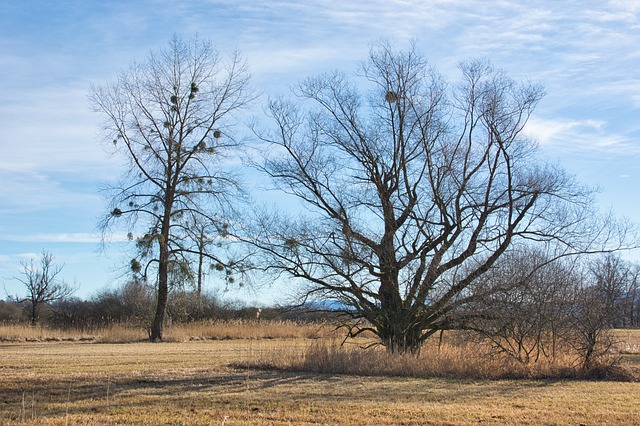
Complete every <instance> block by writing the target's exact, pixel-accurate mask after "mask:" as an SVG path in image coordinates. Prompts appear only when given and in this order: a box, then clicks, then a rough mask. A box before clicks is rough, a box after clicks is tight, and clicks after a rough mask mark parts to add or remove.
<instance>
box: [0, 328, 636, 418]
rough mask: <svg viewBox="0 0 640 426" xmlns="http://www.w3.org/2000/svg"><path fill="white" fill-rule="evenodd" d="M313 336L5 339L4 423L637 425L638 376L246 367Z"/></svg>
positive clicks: (1, 366) (0, 367)
mask: <svg viewBox="0 0 640 426" xmlns="http://www.w3.org/2000/svg"><path fill="white" fill-rule="evenodd" d="M315 344H316V343H315V342H314V341H312V340H309V339H271V340H254V339H251V340H224V341H223V340H218V341H211V340H208V341H190V342H182V343H162V344H152V343H132V344H125V345H123V344H95V343H86V342H49V343H31V342H22V343H2V344H0V354H1V357H0V395H1V397H0V424H2V425H10V424H19V425H112V424H113V425H115V424H127V425H226V426H230V425H289V424H296V425H312V424H313V425H318V424H340V425H399V424H405V425H429V424H431V425H472V424H478V423H490V424H522V425H539V424H585V425H596V424H625V425H640V415H639V414H640V413H639V411H640V409H639V408H638V403H637V401H638V400H639V399H640V384H639V383H621V382H593V381H558V380H484V379H473V380H469V379H450V378H446V379H445V378H437V377H436V378H414V377H372V376H348V375H333V374H319V373H300V372H284V371H254V370H246V369H244V370H237V369H234V368H231V367H229V365H230V364H231V363H233V362H236V361H238V360H245V361H251V360H254V359H258V358H263V357H264V356H265V354H274V353H278V352H280V353H300V351H301V350H303V349H305V348H308V347H309V346H312V345H315Z"/></svg>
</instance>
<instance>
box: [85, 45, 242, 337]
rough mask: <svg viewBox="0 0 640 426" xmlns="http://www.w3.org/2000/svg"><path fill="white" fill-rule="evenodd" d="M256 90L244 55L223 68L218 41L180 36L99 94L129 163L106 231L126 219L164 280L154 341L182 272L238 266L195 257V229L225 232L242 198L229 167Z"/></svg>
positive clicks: (146, 260) (145, 267)
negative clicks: (196, 265)
mask: <svg viewBox="0 0 640 426" xmlns="http://www.w3.org/2000/svg"><path fill="white" fill-rule="evenodd" d="M248 83H249V74H248V72H247V68H246V65H245V63H244V61H243V60H242V59H241V57H240V56H239V55H238V54H237V53H235V54H233V55H231V57H230V59H229V60H228V61H223V60H222V59H221V58H220V56H219V54H218V53H217V52H216V51H215V50H214V48H213V47H212V45H211V43H210V42H206V41H202V40H200V39H198V38H197V37H194V38H193V39H191V40H189V41H188V42H187V41H183V40H182V39H180V38H178V37H174V38H173V39H172V40H171V41H170V43H169V46H168V48H167V49H165V50H160V51H159V52H155V53H153V52H152V53H151V54H150V55H149V57H148V58H147V60H146V61H145V62H143V63H134V64H133V65H132V66H131V67H130V68H129V69H128V70H126V71H124V72H123V73H122V74H121V75H120V77H119V78H118V79H117V80H116V81H113V82H111V83H108V84H106V85H104V86H98V87H93V88H92V93H91V97H90V99H91V101H92V105H93V108H94V109H95V111H97V112H99V113H101V114H102V115H103V117H104V119H105V121H104V126H103V130H104V136H105V140H107V141H113V146H114V147H115V150H116V151H120V152H122V153H123V154H124V156H125V157H126V158H127V159H128V168H127V171H126V173H125V175H124V177H123V179H122V180H121V182H119V183H117V184H113V185H110V186H109V187H108V188H107V189H108V194H109V196H110V198H111V206H110V208H109V213H108V214H107V215H106V217H105V218H104V221H103V222H102V228H103V230H105V231H107V230H108V229H110V227H111V226H112V225H113V223H114V221H116V220H120V219H122V220H126V221H127V223H128V225H129V227H130V231H131V233H130V235H131V238H132V239H135V240H136V246H137V248H138V249H139V256H138V258H136V259H134V260H133V261H132V263H131V266H132V269H133V270H134V271H139V272H141V273H142V274H143V275H144V276H148V274H149V271H150V270H153V271H156V273H157V288H158V292H157V309H156V314H155V318H154V320H153V323H152V325H151V331H150V337H151V339H152V340H154V341H155V340H162V334H163V323H164V317H165V311H166V307H167V299H168V294H169V287H170V281H171V276H172V273H173V275H174V276H175V277H185V276H189V274H190V273H191V272H190V271H191V270H192V268H191V264H192V262H193V259H194V255H195V256H198V255H205V256H206V257H207V258H209V259H211V260H212V261H213V262H215V263H216V264H221V265H225V268H226V267H227V266H228V261H225V260H224V259H222V258H221V255H220V254H219V253H218V254H217V255H216V254H214V253H213V251H206V252H202V251H200V250H199V249H197V248H194V244H193V239H192V238H191V230H190V228H189V226H190V225H189V224H191V223H195V222H198V223H206V222H212V223H216V224H217V228H218V229H220V228H222V227H223V223H224V221H225V219H224V217H225V215H226V214H228V213H229V211H230V209H231V207H230V206H231V202H232V201H233V200H234V197H235V196H237V195H238V194H239V187H238V184H237V180H236V178H235V176H234V174H233V173H230V172H225V171H224V170H223V169H221V168H220V167H219V165H220V159H222V158H223V155H224V154H225V153H227V152H229V151H230V150H232V149H234V148H236V147H237V146H238V144H239V142H238V141H237V140H236V139H235V138H234V136H233V133H232V128H231V126H232V125H233V121H232V115H233V113H235V112H237V111H238V110H240V109H242V108H244V107H245V106H246V105H247V104H248V102H249V101H251V100H252V97H253V95H252V94H251V92H250V90H249V86H248ZM134 226H135V227H137V228H136V229H140V230H141V233H140V236H138V237H135V236H134V234H133V231H134V228H135V227H134ZM214 237H218V236H211V238H214ZM236 265H237V264H236Z"/></svg>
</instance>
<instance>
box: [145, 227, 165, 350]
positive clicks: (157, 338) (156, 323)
mask: <svg viewBox="0 0 640 426" xmlns="http://www.w3.org/2000/svg"><path fill="white" fill-rule="evenodd" d="M166 217H167V216H165V218H166ZM165 234H166V235H165ZM167 241H169V224H168V220H166V219H165V221H164V223H163V226H162V232H161V235H160V241H159V245H160V257H159V261H158V304H157V307H156V316H155V318H154V319H153V323H152V324H151V333H150V335H149V338H150V339H151V341H152V342H161V341H162V334H163V331H164V314H165V312H166V310H167V302H168V300H169V245H168V243H167Z"/></svg>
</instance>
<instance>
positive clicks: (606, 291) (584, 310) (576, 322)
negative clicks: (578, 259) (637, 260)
mask: <svg viewBox="0 0 640 426" xmlns="http://www.w3.org/2000/svg"><path fill="white" fill-rule="evenodd" d="M623 263H624V262H623V261H622V259H620V257H619V256H616V255H614V254H607V255H604V256H601V257H598V258H596V259H594V260H592V261H591V262H590V263H589V264H588V268H587V270H586V271H585V272H584V274H583V278H582V280H581V281H579V282H578V283H576V285H575V286H574V290H573V300H572V309H570V310H569V312H568V320H569V322H570V330H569V331H570V337H569V343H570V344H571V345H572V346H573V347H574V349H575V350H576V351H577V352H578V354H579V355H580V358H581V364H582V367H583V368H584V369H587V370H588V369H590V368H591V367H593V366H594V365H595V363H596V362H597V361H598V359H599V358H601V357H602V356H603V355H607V354H609V353H610V350H611V348H612V346H613V344H614V343H615V342H614V339H613V336H612V334H611V333H610V331H611V329H612V328H613V327H614V325H615V323H616V320H617V319H618V318H619V317H620V314H621V312H620V311H619V310H618V309H617V306H616V305H617V303H618V301H619V300H620V299H621V298H622V296H623V295H624V290H625V285H626V278H627V277H625V274H626V272H627V271H626V270H625V269H624V267H623Z"/></svg>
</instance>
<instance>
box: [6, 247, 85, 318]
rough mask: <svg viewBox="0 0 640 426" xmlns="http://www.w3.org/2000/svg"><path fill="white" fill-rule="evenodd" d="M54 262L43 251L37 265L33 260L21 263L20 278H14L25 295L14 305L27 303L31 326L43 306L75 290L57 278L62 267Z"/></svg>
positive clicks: (38, 316) (17, 299)
mask: <svg viewBox="0 0 640 426" xmlns="http://www.w3.org/2000/svg"><path fill="white" fill-rule="evenodd" d="M54 260H55V258H54V256H53V255H52V254H51V253H48V252H47V251H44V250H43V251H42V256H41V257H40V262H39V265H37V264H36V262H35V261H34V260H33V259H31V261H30V262H29V263H27V262H21V263H20V264H21V265H22V271H21V276H20V277H14V279H16V280H18V281H20V282H21V283H22V284H23V285H24V287H25V289H26V290H27V295H26V296H25V297H23V298H20V297H18V296H16V297H14V298H13V299H14V300H15V302H16V303H25V302H28V303H29V317H30V318H31V325H33V326H35V325H36V324H37V323H38V320H39V318H40V313H41V309H42V307H43V306H44V305H46V304H47V303H51V302H55V301H58V300H62V299H64V298H66V297H69V296H71V295H72V294H73V293H74V292H75V288H73V287H72V286H70V285H69V284H67V283H66V282H64V281H63V280H62V279H60V278H59V277H58V275H60V272H61V271H62V268H63V267H64V265H56V264H55V262H54Z"/></svg>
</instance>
